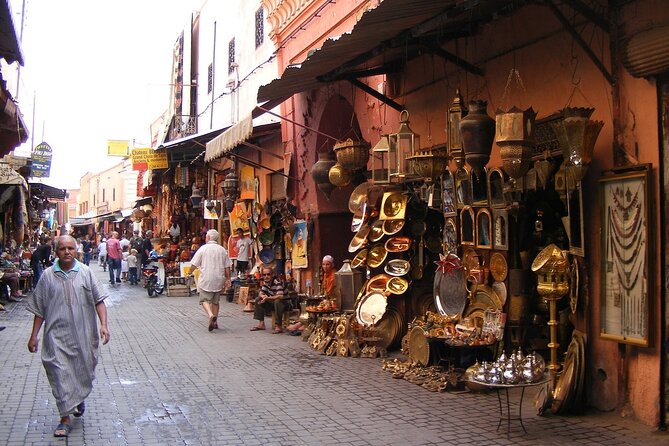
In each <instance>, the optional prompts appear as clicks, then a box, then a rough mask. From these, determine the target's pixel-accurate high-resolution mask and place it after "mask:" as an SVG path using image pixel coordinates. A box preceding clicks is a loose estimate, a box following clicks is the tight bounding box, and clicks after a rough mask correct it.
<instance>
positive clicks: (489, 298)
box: [472, 285, 503, 310]
mask: <svg viewBox="0 0 669 446" xmlns="http://www.w3.org/2000/svg"><path fill="white" fill-rule="evenodd" d="M472 303H480V304H483V305H485V308H492V309H493V310H501V309H502V306H503V304H502V300H501V299H500V297H499V296H498V295H497V293H495V292H494V291H493V289H492V288H490V287H489V286H488V285H476V287H475V288H474V299H473V300H472Z"/></svg>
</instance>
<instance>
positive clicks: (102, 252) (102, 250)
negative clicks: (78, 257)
mask: <svg viewBox="0 0 669 446" xmlns="http://www.w3.org/2000/svg"><path fill="white" fill-rule="evenodd" d="M98 261H99V262H100V266H101V267H102V270H103V271H107V239H106V238H104V237H102V238H101V239H100V243H99V244H98Z"/></svg>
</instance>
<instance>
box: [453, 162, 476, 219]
mask: <svg viewBox="0 0 669 446" xmlns="http://www.w3.org/2000/svg"><path fill="white" fill-rule="evenodd" d="M455 204H456V206H457V208H458V209H462V208H463V207H465V206H471V204H472V178H471V174H470V171H469V168H467V167H466V166H465V167H459V168H458V170H457V171H456V172H455Z"/></svg>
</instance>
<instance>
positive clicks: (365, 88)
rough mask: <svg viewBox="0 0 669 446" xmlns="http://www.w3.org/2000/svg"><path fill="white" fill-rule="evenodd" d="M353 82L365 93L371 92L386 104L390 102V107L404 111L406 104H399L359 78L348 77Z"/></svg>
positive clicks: (370, 93)
mask: <svg viewBox="0 0 669 446" xmlns="http://www.w3.org/2000/svg"><path fill="white" fill-rule="evenodd" d="M347 80H348V81H349V82H350V83H351V84H353V85H354V86H356V87H358V88H359V89H361V90H362V91H364V92H365V93H367V94H369V95H370V96H373V97H375V98H376V99H378V100H379V101H381V102H383V103H384V104H388V105H389V106H390V107H392V108H394V109H395V110H397V111H400V112H401V111H402V110H404V106H403V105H400V104H398V103H397V102H395V101H393V100H392V99H390V98H389V97H388V96H386V95H384V94H381V93H379V92H378V91H376V90H374V89H373V88H372V87H370V86H368V85H367V84H365V83H363V82H360V81H359V80H358V79H347Z"/></svg>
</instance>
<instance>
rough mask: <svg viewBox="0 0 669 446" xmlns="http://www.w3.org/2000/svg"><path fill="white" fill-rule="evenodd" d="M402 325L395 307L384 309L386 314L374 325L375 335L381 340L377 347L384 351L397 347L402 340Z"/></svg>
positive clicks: (400, 317)
mask: <svg viewBox="0 0 669 446" xmlns="http://www.w3.org/2000/svg"><path fill="white" fill-rule="evenodd" d="M403 325H404V323H403V320H402V316H401V314H400V312H399V311H398V310H397V309H396V308H395V307H390V306H389V307H388V308H386V314H384V315H383V318H382V319H381V321H380V322H379V323H378V324H377V325H376V335H377V336H378V337H380V338H381V341H379V343H378V344H377V345H378V346H379V347H383V348H385V349H390V348H391V347H393V346H395V345H398V344H399V343H400V341H401V339H402V327H403Z"/></svg>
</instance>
